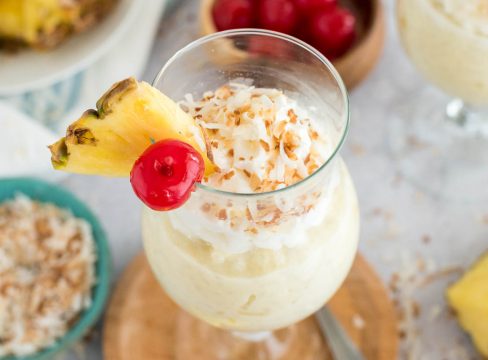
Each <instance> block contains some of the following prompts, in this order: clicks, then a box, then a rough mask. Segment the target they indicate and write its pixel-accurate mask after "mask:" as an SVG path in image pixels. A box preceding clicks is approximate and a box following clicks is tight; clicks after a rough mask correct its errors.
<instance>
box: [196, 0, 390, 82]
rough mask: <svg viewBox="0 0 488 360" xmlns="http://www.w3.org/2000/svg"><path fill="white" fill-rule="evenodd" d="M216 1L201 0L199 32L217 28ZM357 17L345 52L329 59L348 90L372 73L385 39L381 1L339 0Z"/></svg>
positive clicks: (212, 30)
mask: <svg viewBox="0 0 488 360" xmlns="http://www.w3.org/2000/svg"><path fill="white" fill-rule="evenodd" d="M214 2H215V0H201V5H200V31H201V33H202V35H209V34H212V33H214V32H216V31H217V28H216V27H215V24H214V21H213V18H212V6H213V4H214ZM340 2H341V4H342V5H343V6H345V7H347V8H348V9H350V10H351V11H352V12H353V13H354V14H355V15H356V19H357V31H358V36H357V39H356V41H355V43H354V44H353V46H352V47H351V49H349V50H348V51H347V53H346V54H344V55H343V56H341V57H340V58H338V59H335V60H334V61H332V63H333V64H334V66H335V67H336V69H337V70H338V71H339V73H340V74H341V77H342V79H343V80H344V83H345V84H346V86H347V88H348V89H349V90H351V89H352V88H354V87H355V86H356V85H358V84H359V83H360V82H361V81H363V80H364V79H365V77H366V75H368V74H369V72H371V70H372V69H373V68H374V66H375V65H376V63H377V62H378V59H379V57H380V54H381V51H382V49H383V44H384V38H385V19H384V12H383V6H382V5H381V0H340Z"/></svg>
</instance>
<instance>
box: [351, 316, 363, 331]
mask: <svg viewBox="0 0 488 360" xmlns="http://www.w3.org/2000/svg"><path fill="white" fill-rule="evenodd" d="M352 325H353V326H354V327H355V328H356V329H358V330H362V329H364V327H365V326H366V323H365V322H364V319H363V318H362V317H361V315H359V314H354V315H353V316H352Z"/></svg>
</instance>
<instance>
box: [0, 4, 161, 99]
mask: <svg viewBox="0 0 488 360" xmlns="http://www.w3.org/2000/svg"><path fill="white" fill-rule="evenodd" d="M164 1H166V0H164ZM142 3H143V2H142V1H133V0H119V1H118V3H117V4H115V8H114V10H113V11H111V12H110V14H109V15H108V16H107V17H106V18H105V19H103V21H102V22H100V23H99V24H96V26H94V27H93V28H90V29H88V30H87V31H84V32H82V33H79V34H75V35H74V36H73V37H70V38H69V39H67V40H66V42H63V43H62V44H60V46H59V47H58V48H54V49H52V50H51V51H48V52H45V53H42V52H41V53H39V52H37V53H36V52H35V50H32V49H26V50H25V52H24V51H21V52H20V53H19V54H14V55H13V56H23V55H24V56H32V57H34V59H31V60H35V58H37V59H39V58H40V57H43V56H62V54H63V50H62V49H63V46H64V47H65V50H64V51H67V49H68V48H67V47H66V45H67V44H68V45H69V46H68V47H78V48H79V47H80V46H79V45H80V44H81V43H87V42H89V40H90V39H92V38H94V37H96V36H97V34H102V33H103V32H102V30H105V32H106V33H109V36H108V37H107V38H106V39H105V40H104V41H103V42H102V43H99V44H98V46H97V47H96V48H94V49H91V50H90V51H87V50H84V51H83V52H84V54H83V56H81V57H80V59H79V60H77V61H73V62H71V63H66V64H64V66H63V67H62V68H61V69H57V70H54V69H53V71H51V72H49V73H47V74H43V75H39V76H38V77H37V78H35V79H31V80H27V81H23V82H22V83H20V84H11V83H7V84H2V83H0V97H12V96H19V95H22V94H25V93H30V92H34V91H39V90H42V89H44V88H46V87H50V86H53V85H55V84H59V83H62V82H63V81H66V80H67V79H70V78H72V77H74V76H75V75H76V74H78V73H82V72H83V71H84V70H86V69H87V68H89V67H90V66H91V65H92V64H93V63H95V62H96V61H98V60H99V59H100V58H101V57H103V55H105V54H106V53H107V52H109V51H110V50H111V49H112V48H113V47H114V46H115V45H116V44H117V42H119V41H120V40H121V39H122V38H123V35H124V34H125V33H126V32H127V31H128V30H129V29H130V25H131V24H132V22H133V20H134V19H136V17H137V14H138V13H140V10H141V8H142ZM115 20H120V21H119V22H118V23H117V26H116V27H114V28H112V31H110V32H109V31H108V30H109V29H108V25H106V24H105V26H104V27H103V25H104V23H106V22H109V21H111V22H115ZM105 27H107V29H105ZM60 49H61V50H60ZM23 53H24V54H23ZM25 54H27V55H25ZM5 58H7V59H10V55H8V54H7V55H6V54H5V53H3V52H0V60H2V59H5ZM0 62H1V61H0ZM4 65H5V64H4ZM6 66H8V64H7V65H6Z"/></svg>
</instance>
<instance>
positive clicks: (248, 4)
mask: <svg viewBox="0 0 488 360" xmlns="http://www.w3.org/2000/svg"><path fill="white" fill-rule="evenodd" d="M212 16H213V19H214V23H215V26H216V27H217V30H218V31H223V30H229V29H239V28H249V27H253V25H254V2H253V0H217V1H216V2H215V4H214V6H213V8H212Z"/></svg>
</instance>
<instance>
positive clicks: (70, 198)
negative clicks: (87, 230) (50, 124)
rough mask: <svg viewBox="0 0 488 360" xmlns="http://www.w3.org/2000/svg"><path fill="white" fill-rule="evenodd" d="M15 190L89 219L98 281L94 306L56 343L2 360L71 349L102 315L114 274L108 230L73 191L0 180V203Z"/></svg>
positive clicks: (41, 358)
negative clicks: (95, 253) (32, 352)
mask: <svg viewBox="0 0 488 360" xmlns="http://www.w3.org/2000/svg"><path fill="white" fill-rule="evenodd" d="M16 193H23V194H25V195H27V196H29V197H30V198H32V199H34V200H38V201H40V202H50V203H53V204H55V205H57V206H59V207H61V208H65V209H69V210H71V212H72V213H73V214H74V215H75V216H76V217H79V218H83V219H85V220H86V221H88V222H89V223H90V224H91V227H92V230H93V238H94V240H95V247H96V250H97V262H96V264H95V266H96V270H95V272H96V277H97V282H96V284H95V286H94V287H93V289H92V304H91V306H90V307H89V308H88V309H86V310H85V311H84V312H83V313H82V314H81V316H80V319H79V320H78V321H77V322H76V323H75V325H74V326H73V327H72V328H71V329H70V330H69V331H68V332H67V333H66V334H65V335H64V336H63V337H62V338H60V339H59V340H58V341H57V342H56V343H55V344H54V345H53V346H51V347H49V348H47V349H44V350H42V351H40V352H38V353H36V354H33V355H31V356H27V357H22V358H16V357H12V356H9V357H3V358H1V360H19V359H22V360H47V359H52V358H53V356H54V355H55V354H58V353H60V352H62V351H64V350H66V349H68V348H69V347H70V346H71V345H73V344H74V343H75V342H76V341H77V340H80V338H81V337H82V336H83V335H84V334H85V333H86V332H87V330H88V329H90V328H91V327H92V326H93V325H94V324H95V322H96V321H97V320H98V319H99V318H100V315H101V314H102V311H103V309H104V306H105V303H106V301H107V297H108V293H109V286H110V273H111V258H110V250H109V247H108V242H107V238H106V236H105V232H104V231H103V229H102V227H101V225H100V223H99V222H98V220H97V218H96V217H95V216H94V215H93V213H92V212H91V211H90V210H89V209H88V207H86V205H84V204H83V203H82V202H81V201H80V200H78V199H77V198H76V197H75V196H74V195H73V194H71V193H70V192H68V191H66V190H64V189H62V188H60V187H59V186H57V185H53V184H50V183H47V182H44V181H41V180H37V179H32V178H12V179H0V203H1V202H4V201H5V200H9V199H11V198H13V197H14V196H15V194H16Z"/></svg>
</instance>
